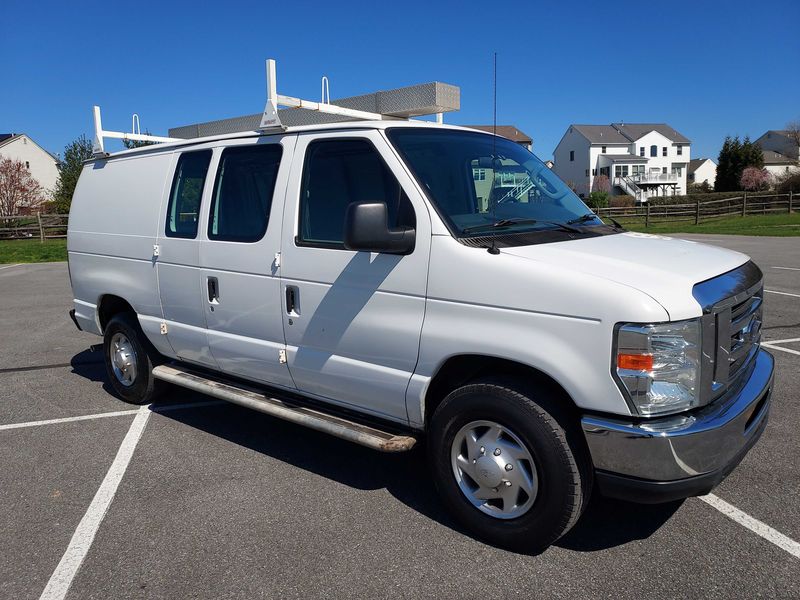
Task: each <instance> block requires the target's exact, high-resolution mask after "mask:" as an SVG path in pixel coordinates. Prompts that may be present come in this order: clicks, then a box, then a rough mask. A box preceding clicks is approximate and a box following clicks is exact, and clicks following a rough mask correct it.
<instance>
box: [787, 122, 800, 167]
mask: <svg viewBox="0 0 800 600" xmlns="http://www.w3.org/2000/svg"><path fill="white" fill-rule="evenodd" d="M786 135H787V136H789V139H790V140H792V142H793V143H794V146H795V147H794V153H796V154H795V156H794V158H795V160H796V161H797V164H798V165H800V121H789V122H788V123H787V124H786Z"/></svg>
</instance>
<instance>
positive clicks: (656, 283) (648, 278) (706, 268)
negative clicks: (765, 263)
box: [501, 232, 749, 321]
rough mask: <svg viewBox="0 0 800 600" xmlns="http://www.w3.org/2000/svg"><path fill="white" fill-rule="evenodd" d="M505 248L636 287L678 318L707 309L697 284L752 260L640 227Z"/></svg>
mask: <svg viewBox="0 0 800 600" xmlns="http://www.w3.org/2000/svg"><path fill="white" fill-rule="evenodd" d="M501 252H502V253H503V254H510V255H513V256H518V257H521V258H525V259H529V260H535V261H538V262H542V263H546V264H548V265H552V266H553V267H555V268H558V269H564V270H571V271H576V272H578V273H585V274H588V275H592V276H595V277H602V278H604V279H607V280H609V281H614V282H616V283H620V284H622V285H626V286H629V287H631V288H635V289H637V290H639V291H641V292H643V293H645V294H647V295H648V296H650V297H652V298H653V299H654V300H655V301H656V302H658V303H659V304H661V306H663V307H664V309H665V310H666V311H667V313H668V314H669V316H670V320H673V321H677V320H680V319H690V318H694V317H698V316H700V315H701V314H702V311H701V308H700V305H699V304H698V303H697V301H696V300H695V299H694V297H693V296H692V287H693V286H694V285H695V284H696V283H699V282H701V281H705V280H707V279H711V278H712V277H715V276H717V275H720V274H722V273H726V272H727V271H731V270H733V269H735V268H736V267H739V266H740V265H742V264H744V263H746V262H747V261H748V260H749V258H748V257H747V256H746V255H744V254H741V253H739V252H734V251H733V250H726V249H724V248H718V247H716V246H709V245H706V244H701V243H698V242H690V241H687V240H680V239H677V238H671V237H664V236H660V235H651V234H647V233H635V232H626V233H620V234H616V235H604V236H599V237H593V238H586V239H573V240H570V241H565V242H554V243H550V244H537V245H533V246H516V247H511V248H503V249H501Z"/></svg>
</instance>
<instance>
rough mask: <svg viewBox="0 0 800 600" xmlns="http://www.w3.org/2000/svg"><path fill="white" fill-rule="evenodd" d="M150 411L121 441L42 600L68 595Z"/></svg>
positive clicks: (136, 420) (142, 411)
mask: <svg viewBox="0 0 800 600" xmlns="http://www.w3.org/2000/svg"><path fill="white" fill-rule="evenodd" d="M151 412H152V411H150V409H149V408H148V407H147V406H143V407H142V408H140V409H138V410H137V411H136V418H134V419H133V423H131V427H130V429H128V433H127V434H126V435H125V439H124V440H122V444H121V445H120V447H119V451H118V452H117V456H116V457H115V458H114V462H113V463H111V468H110V469H109V470H108V473H106V476H105V479H103V483H101V484H100V489H98V490H97V493H96V494H95V495H94V499H93V500H92V503H91V504H90V505H89V509H88V510H87V511H86V514H85V515H83V519H81V522H80V523H79V524H78V528H77V529H76V530H75V533H74V534H73V535H72V539H71V540H70V542H69V546H68V547H67V551H66V552H65V553H64V556H62V557H61V561H60V562H59V563H58V566H57V567H56V570H55V571H54V572H53V574H52V575H51V576H50V580H49V581H48V582H47V586H46V587H45V588H44V591H43V592H42V595H41V596H40V600H42V599H46V600H60V599H62V598H64V597H65V596H66V595H67V592H68V591H69V586H70V585H72V580H73V579H74V578H75V575H76V573H77V572H78V569H80V567H81V563H82V562H83V559H84V558H86V554H87V553H88V552H89V548H90V547H91V545H92V542H93V541H94V536H95V534H96V533H97V530H98V529H99V528H100V524H101V523H102V522H103V518H104V517H105V516H106V511H107V510H108V507H109V506H110V505H111V501H112V500H113V499H114V494H116V493H117V487H119V482H120V481H122V476H123V475H124V474H125V470H126V469H127V468H128V464H129V463H130V461H131V457H132V456H133V451H134V450H135V449H136V445H137V444H138V443H139V439H140V438H141V437H142V432H143V431H144V428H145V425H147V420H148V419H149V418H150V414H151Z"/></svg>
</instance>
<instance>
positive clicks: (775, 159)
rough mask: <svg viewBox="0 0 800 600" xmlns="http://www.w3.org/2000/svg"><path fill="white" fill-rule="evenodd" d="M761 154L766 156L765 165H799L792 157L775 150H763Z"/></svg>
mask: <svg viewBox="0 0 800 600" xmlns="http://www.w3.org/2000/svg"><path fill="white" fill-rule="evenodd" d="M761 153H762V154H763V155H764V164H765V165H793V164H796V163H797V161H796V160H795V159H793V158H792V157H791V156H786V155H785V154H781V153H780V152H775V151H773V150H762V151H761Z"/></svg>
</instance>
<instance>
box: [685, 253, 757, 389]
mask: <svg viewBox="0 0 800 600" xmlns="http://www.w3.org/2000/svg"><path fill="white" fill-rule="evenodd" d="M692 293H693V295H694V297H695V299H696V300H697V301H698V302H699V303H700V305H701V306H702V307H703V316H702V319H701V322H702V327H703V358H702V365H701V374H700V375H701V394H700V401H701V404H707V403H709V402H712V401H714V400H715V399H716V398H718V397H719V396H721V395H722V394H723V393H725V391H727V390H729V389H731V388H732V387H735V386H736V385H737V384H738V383H739V381H740V380H741V379H742V376H743V375H744V374H745V373H747V372H748V367H749V366H750V364H751V363H752V361H753V359H754V358H755V356H756V354H757V352H758V348H759V343H760V341H761V322H762V310H763V299H764V292H763V274H762V273H761V270H760V269H759V268H758V267H757V266H756V265H755V264H754V263H753V262H748V263H745V264H744V265H742V266H741V267H739V268H737V269H734V270H733V271H729V272H727V273H723V274H722V275H719V276H718V277H715V278H713V279H709V280H708V281H704V282H702V283H698V284H697V285H695V286H694V289H693V290H692Z"/></svg>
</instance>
